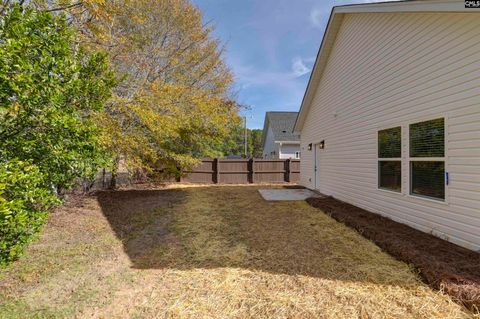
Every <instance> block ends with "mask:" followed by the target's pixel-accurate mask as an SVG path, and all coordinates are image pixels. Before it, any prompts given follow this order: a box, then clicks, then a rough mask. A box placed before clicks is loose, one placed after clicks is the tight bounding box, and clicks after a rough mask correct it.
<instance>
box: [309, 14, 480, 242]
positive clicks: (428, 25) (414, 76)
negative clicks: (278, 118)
mask: <svg viewBox="0 0 480 319" xmlns="http://www.w3.org/2000/svg"><path fill="white" fill-rule="evenodd" d="M478 30H480V18H479V16H478V14H477V13H472V14H468V13H465V14H464V13H358V14H346V15H345V17H344V20H343V23H342V25H341V27H340V30H339V33H338V35H337V40H336V42H335V44H334V45H333V48H332V52H331V54H330V58H329V60H328V62H327V65H326V67H325V70H324V73H323V76H322V79H321V81H320V83H319V86H318V88H317V90H316V92H315V95H314V98H313V101H312V104H311V107H310V111H309V113H308V114H307V118H306V120H305V124H304V126H303V129H302V132H301V140H302V161H301V184H302V185H304V186H306V187H309V188H313V187H314V172H313V168H314V163H313V161H314V153H315V152H314V150H312V151H308V144H309V143H315V142H319V141H320V140H325V149H324V150H318V153H319V156H320V165H319V168H318V169H319V178H320V181H319V184H320V185H319V186H318V189H319V190H320V192H322V193H324V194H327V195H332V196H334V197H335V198H337V199H340V200H342V201H345V202H348V203H351V204H353V205H356V206H359V207H362V208H365V209H367V210H369V211H372V212H375V213H379V214H382V215H385V216H388V217H390V218H392V219H394V220H396V221H399V222H403V223H405V224H408V225H411V226H413V227H415V228H417V229H420V230H423V231H426V232H432V233H433V234H435V235H437V236H440V237H442V238H445V239H448V240H450V241H452V242H454V243H456V244H459V245H462V246H464V247H467V248H470V249H474V250H479V249H480V38H479V36H478V35H479V33H478ZM438 117H445V118H446V168H445V169H446V171H448V172H449V173H450V185H449V186H448V187H447V195H446V196H447V199H446V202H438V201H434V200H429V199H425V198H420V197H413V196H410V195H409V194H408V189H409V167H408V162H407V161H405V160H404V161H402V189H403V193H402V194H398V193H393V192H388V191H384V190H379V189H377V131H378V130H379V129H384V128H388V127H394V126H398V125H404V126H403V128H404V129H403V130H402V132H403V134H404V138H403V139H402V141H403V142H404V143H403V145H402V156H403V158H405V157H406V156H408V153H407V147H408V144H406V143H405V141H408V138H407V137H408V135H406V134H407V132H406V129H405V128H406V127H408V124H409V123H411V122H419V121H422V120H428V119H434V118H438Z"/></svg>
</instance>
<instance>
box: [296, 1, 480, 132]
mask: <svg viewBox="0 0 480 319" xmlns="http://www.w3.org/2000/svg"><path fill="white" fill-rule="evenodd" d="M373 12H375V13H387V12H389V13H393V12H397V13H406V12H463V13H472V12H475V13H478V12H480V9H476V8H475V9H473V8H465V1H464V0H406V1H390V2H377V3H367V4H353V5H345V6H337V7H333V9H332V11H331V13H330V19H329V21H328V24H327V28H326V29H325V34H324V35H323V39H322V43H321V45H320V49H319V50H318V53H317V58H316V60H315V65H314V67H313V71H312V73H311V74H310V79H309V81H308V85H307V89H306V91H305V95H304V96H303V100H302V104H301V106H300V112H298V117H297V119H296V122H295V125H294V131H295V132H301V130H302V128H303V124H304V122H305V119H306V116H307V114H308V111H309V108H310V104H311V102H312V100H313V97H314V96H315V91H316V89H317V88H318V85H319V84H320V80H321V78H322V75H323V71H324V69H325V67H326V65H327V62H328V58H329V56H330V53H331V51H332V48H333V45H334V43H335V40H336V37H337V34H338V31H339V29H340V26H341V24H342V21H343V17H344V16H345V14H352V13H373Z"/></svg>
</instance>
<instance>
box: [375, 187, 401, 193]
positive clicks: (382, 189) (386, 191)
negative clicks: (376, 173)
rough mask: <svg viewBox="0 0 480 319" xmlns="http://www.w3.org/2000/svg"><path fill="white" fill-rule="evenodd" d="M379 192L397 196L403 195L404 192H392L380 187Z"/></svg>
mask: <svg viewBox="0 0 480 319" xmlns="http://www.w3.org/2000/svg"><path fill="white" fill-rule="evenodd" d="M377 190H379V191H382V192H385V193H389V194H397V195H403V194H402V192H401V191H400V192H397V191H392V190H390V189H387V188H380V187H377Z"/></svg>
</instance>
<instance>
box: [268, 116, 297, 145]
mask: <svg viewBox="0 0 480 319" xmlns="http://www.w3.org/2000/svg"><path fill="white" fill-rule="evenodd" d="M297 115H298V112H267V113H266V114H265V123H264V124H263V137H262V140H263V143H262V144H263V145H265V139H266V138H267V130H268V128H269V127H271V128H272V132H273V136H274V139H275V141H278V142H298V141H300V134H298V133H294V132H293V126H294V125H295V121H296V119H297Z"/></svg>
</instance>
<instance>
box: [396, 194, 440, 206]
mask: <svg viewBox="0 0 480 319" xmlns="http://www.w3.org/2000/svg"><path fill="white" fill-rule="evenodd" d="M405 196H407V197H410V198H415V199H418V200H421V201H428V202H431V203H436V204H440V205H445V206H448V205H449V203H448V201H447V198H446V197H445V199H444V200H441V199H435V198H432V197H427V196H422V195H415V194H405Z"/></svg>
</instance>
